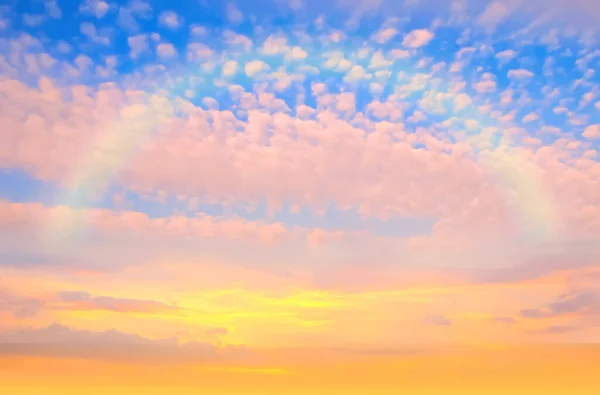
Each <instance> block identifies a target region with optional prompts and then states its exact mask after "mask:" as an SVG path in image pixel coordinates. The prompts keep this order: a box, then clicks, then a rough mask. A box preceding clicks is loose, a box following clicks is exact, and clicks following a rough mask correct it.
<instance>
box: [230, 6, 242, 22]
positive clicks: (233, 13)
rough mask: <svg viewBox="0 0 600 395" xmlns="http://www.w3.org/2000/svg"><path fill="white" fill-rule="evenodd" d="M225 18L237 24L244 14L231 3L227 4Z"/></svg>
mask: <svg viewBox="0 0 600 395" xmlns="http://www.w3.org/2000/svg"><path fill="white" fill-rule="evenodd" d="M227 20H228V21H229V23H233V24H238V23H241V22H242V21H243V20H244V14H242V11H240V9H239V8H237V7H236V6H235V4H233V3H229V4H227Z"/></svg>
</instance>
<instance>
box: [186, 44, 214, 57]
mask: <svg viewBox="0 0 600 395" xmlns="http://www.w3.org/2000/svg"><path fill="white" fill-rule="evenodd" d="M213 54H214V51H213V50H212V49H210V48H209V47H208V46H206V45H204V44H202V43H191V44H189V45H188V46H187V58H188V60H191V61H199V60H204V59H206V58H209V57H211V56H212V55H213Z"/></svg>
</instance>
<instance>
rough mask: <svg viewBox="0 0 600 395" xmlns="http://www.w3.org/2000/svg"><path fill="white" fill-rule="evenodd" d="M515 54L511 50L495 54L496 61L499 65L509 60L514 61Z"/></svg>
mask: <svg viewBox="0 0 600 395" xmlns="http://www.w3.org/2000/svg"><path fill="white" fill-rule="evenodd" d="M515 56H517V53H516V52H515V51H514V50H512V49H505V50H504V51H500V52H498V53H497V54H496V59H498V60H500V62H501V63H506V62H508V61H509V60H511V59H514V58H515Z"/></svg>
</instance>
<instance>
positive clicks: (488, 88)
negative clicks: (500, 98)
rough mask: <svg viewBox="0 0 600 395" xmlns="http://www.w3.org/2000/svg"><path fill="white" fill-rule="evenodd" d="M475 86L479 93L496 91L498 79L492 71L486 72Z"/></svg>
mask: <svg viewBox="0 0 600 395" xmlns="http://www.w3.org/2000/svg"><path fill="white" fill-rule="evenodd" d="M473 87H474V88H475V90H476V91H477V92H479V93H485V92H495V91H496V81H495V77H494V75H493V74H490V73H485V74H484V75H483V76H482V78H481V81H479V82H477V83H476V84H475V85H473Z"/></svg>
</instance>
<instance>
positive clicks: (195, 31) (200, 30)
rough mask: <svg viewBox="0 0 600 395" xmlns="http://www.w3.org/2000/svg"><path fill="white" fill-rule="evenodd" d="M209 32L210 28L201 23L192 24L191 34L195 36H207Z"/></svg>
mask: <svg viewBox="0 0 600 395" xmlns="http://www.w3.org/2000/svg"><path fill="white" fill-rule="evenodd" d="M207 33H208V29H207V28H206V27H204V26H200V25H191V26H190V34H191V35H192V36H194V37H201V36H205V35H206V34H207Z"/></svg>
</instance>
